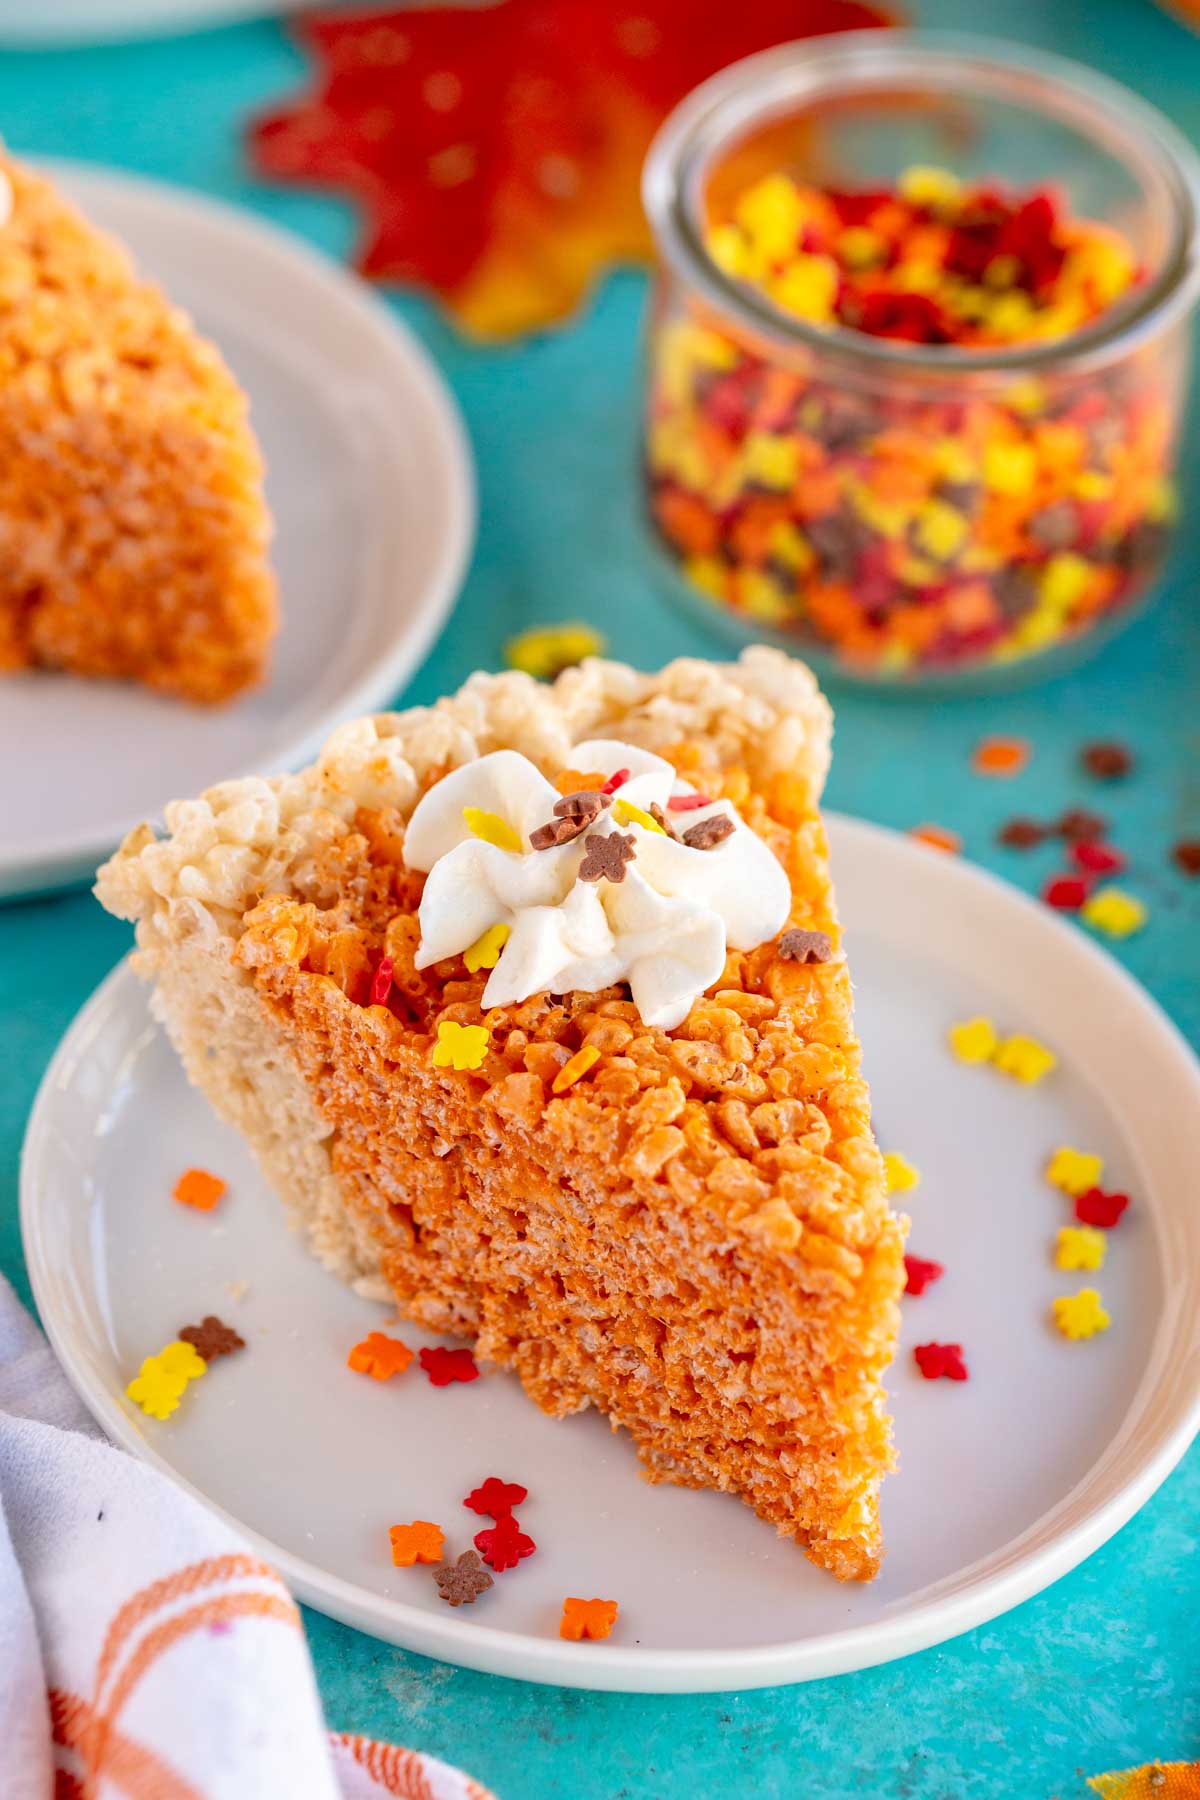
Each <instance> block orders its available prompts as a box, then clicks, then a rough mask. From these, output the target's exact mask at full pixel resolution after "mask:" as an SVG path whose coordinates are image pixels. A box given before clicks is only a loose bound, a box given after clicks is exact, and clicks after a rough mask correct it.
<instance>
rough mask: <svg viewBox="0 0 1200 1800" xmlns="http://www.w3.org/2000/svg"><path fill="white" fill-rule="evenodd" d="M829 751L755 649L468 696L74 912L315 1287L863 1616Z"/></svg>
mask: <svg viewBox="0 0 1200 1800" xmlns="http://www.w3.org/2000/svg"><path fill="white" fill-rule="evenodd" d="M829 736H830V715H829V709H828V707H827V705H826V703H825V701H824V700H823V699H822V697H821V695H820V694H819V692H818V691H817V688H816V684H815V682H814V680H813V678H812V676H811V674H810V673H809V671H808V670H807V669H806V668H805V667H804V666H803V665H802V664H800V663H797V662H795V661H792V660H790V659H789V658H787V657H785V656H783V655H782V654H780V653H778V652H775V651H771V650H766V649H753V650H748V651H746V652H745V653H744V654H743V656H742V658H741V660H740V661H739V662H738V663H736V664H733V665H728V666H722V665H713V664H708V663H702V662H693V661H681V662H676V663H673V664H671V666H670V667H669V668H666V669H664V670H663V671H662V672H661V673H660V674H658V675H641V674H638V673H636V672H635V671H634V670H633V669H630V668H626V667H623V666H622V665H620V664H616V663H604V662H588V663H585V664H584V665H583V666H581V667H580V668H578V669H572V670H569V671H568V672H567V673H566V674H564V675H562V676H561V677H560V678H559V680H558V681H557V682H556V683H555V685H554V686H553V687H542V686H539V685H538V684H537V683H535V682H533V681H531V680H530V679H529V678H528V677H526V676H523V675H518V674H506V675H500V676H489V675H476V676H473V677H472V679H471V680H470V681H468V682H467V684H466V686H465V687H464V688H463V689H462V690H461V692H460V693H458V694H457V695H455V696H454V697H453V698H451V699H448V700H444V701H441V702H440V703H439V704H438V705H437V706H435V707H433V708H431V709H424V708H420V709H416V710H414V711H411V712H406V713H399V714H392V715H384V716H381V717H377V718H373V719H363V720H360V721H358V722H357V723H355V724H351V725H346V726H343V727H342V728H341V729H340V730H339V731H337V732H336V733H335V734H334V737H333V738H332V740H331V741H330V743H329V745H328V746H327V748H326V750H325V752H324V754H323V755H322V757H321V758H320V760H319V761H318V762H317V763H316V764H315V765H314V766H313V767H312V768H310V769H307V770H305V771H303V772H302V773H301V774H298V775H284V776H278V777H276V778H274V779H272V780H269V781H268V780H257V779H250V780H243V781H233V782H227V783H225V784H224V785H222V786H221V787H217V788H213V789H212V790H211V791H210V792H209V793H208V794H206V795H205V796H204V797H203V798H202V799H199V800H193V801H185V802H180V803H178V804H177V805H174V806H172V807H169V808H168V809H167V832H166V836H165V837H164V838H162V839H157V838H156V837H155V835H154V833H153V832H152V831H151V830H150V829H149V828H148V827H143V828H142V829H140V830H139V831H137V832H135V833H134V834H133V835H132V836H131V837H130V838H129V839H128V840H127V841H126V842H125V844H124V845H123V846H122V847H121V849H120V850H119V851H118V852H117V854H116V855H115V856H114V857H113V858H112V860H111V861H110V862H108V863H107V864H106V865H105V866H104V868H103V869H102V870H101V871H100V876H99V882H98V886H97V893H98V894H99V896H100V899H101V900H102V901H103V903H104V905H105V906H106V907H108V908H109V910H110V911H111V912H114V913H117V914H119V915H121V916H122V917H124V918H129V919H136V920H137V937H138V946H139V948H138V952H137V966H138V968H139V970H140V972H141V973H142V974H143V975H144V976H145V977H146V978H147V979H149V980H152V981H153V982H154V983H155V997H154V1006H155V1010H156V1012H157V1013H158V1015H159V1017H160V1018H161V1019H162V1020H163V1021H164V1022H165V1024H166V1026H167V1029H168V1031H169V1032H170V1034H171V1037H172V1039H173V1041H174V1043H175V1045H176V1047H177V1048H178V1050H179V1052H180V1054H181V1056H182V1058H183V1060H184V1063H185V1065H186V1068H187V1071H188V1074H189V1075H190V1077H191V1078H192V1080H193V1081H194V1082H195V1083H196V1084H197V1085H198V1086H200V1087H201V1088H202V1089H203V1090H204V1092H205V1093H206V1094H207V1095H208V1096H209V1098H210V1100H211V1101H212V1104H213V1106H214V1107H215V1108H216V1110H217V1111H218V1112H219V1113H220V1114H221V1116H222V1117H223V1118H225V1119H227V1120H229V1121H231V1122H232V1123H233V1124H234V1125H236V1126H237V1127H238V1128H239V1129H240V1130H241V1131H242V1132H244V1133H245V1135H246V1137H247V1138H248V1139H249V1141H250V1142H251V1144H252V1145H253V1147H254V1149H255V1151H256V1153H257V1156H258V1159H259V1161H260V1163H261V1166H262V1168H263V1170H264V1173H265V1175H266V1177H267V1180H268V1181H269V1182H270V1183H271V1185H272V1186H273V1187H274V1188H275V1189H276V1190H277V1191H278V1192H279V1194H280V1195H281V1196H282V1198H283V1199H284V1201H285V1203H286V1205H287V1207H288V1209H289V1211H290V1213H291V1215H292V1217H293V1219H294V1220H295V1221H296V1222H297V1223H298V1224H299V1225H300V1226H301V1227H302V1229H303V1230H304V1231H305V1232H306V1233H307V1234H308V1237H309V1239H310V1242H311V1244H312V1247H313V1249H314V1250H315V1252H316V1253H317V1255H318V1256H320V1257H321V1258H322V1259H323V1261H325V1262H326V1263H327V1264H328V1266H329V1267H330V1268H331V1269H333V1270H335V1271H336V1272H337V1273H338V1274H339V1275H341V1276H342V1277H344V1278H345V1279H346V1280H348V1281H352V1282H355V1283H359V1284H361V1285H362V1287H363V1290H364V1291H366V1292H370V1293H379V1294H380V1295H381V1296H394V1297H395V1299H396V1300H397V1302H398V1303H399V1305H400V1307H401V1309H402V1310H403V1311H404V1312H405V1313H407V1314H408V1315H409V1316H411V1317H412V1318H413V1319H415V1320H417V1321H418V1322H419V1323H421V1324H422V1325H425V1326H428V1327H430V1328H432V1329H434V1330H437V1331H445V1332H453V1333H458V1334H460V1335H463V1336H466V1337H470V1338H472V1339H474V1340H475V1341H476V1349H477V1353H478V1355H479V1356H480V1357H482V1358H485V1359H488V1360H490V1361H492V1362H495V1363H498V1364H500V1365H501V1366H502V1367H504V1368H508V1369H512V1370H514V1371H515V1372H516V1373H517V1374H518V1375H519V1376H520V1378H521V1381H522V1382H523V1384H524V1386H525V1388H526V1391H527V1392H528V1393H529V1395H530V1396H531V1397H532V1399H534V1400H535V1401H536V1402H537V1404H538V1405H539V1406H540V1407H542V1408H543V1409H544V1410H545V1411H546V1412H548V1413H552V1414H555V1415H562V1414H565V1413H570V1412H575V1411H577V1410H579V1409H580V1408H582V1407H585V1406H588V1405H594V1406H598V1407H599V1408H600V1409H601V1410H602V1411H603V1412H605V1413H607V1415H608V1416H609V1418H610V1419H611V1420H612V1422H613V1424H614V1426H615V1425H623V1426H625V1427H626V1428H627V1429H628V1431H629V1433H630V1435H631V1436H632V1438H633V1440H634V1443H635V1445H636V1446H637V1450H638V1453H639V1455H640V1456H641V1458H642V1461H643V1462H644V1464H645V1466H646V1471H647V1473H648V1475H649V1476H650V1478H651V1479H652V1480H663V1481H674V1482H679V1483H682V1484H684V1485H686V1486H692V1487H713V1488H721V1489H725V1490H727V1491H729V1492H733V1493H736V1494H739V1495H741V1497H742V1498H743V1499H744V1500H745V1501H747V1502H748V1503H749V1504H750V1505H751V1506H753V1507H754V1508H755V1510H756V1511H757V1512H758V1513H759V1514H760V1515H761V1516H762V1517H763V1518H764V1519H768V1520H770V1521H771V1523H772V1524H774V1525H775V1526H776V1527H777V1528H778V1529H779V1531H780V1532H782V1533H785V1534H786V1535H788V1536H791V1537H793V1538H795V1540H796V1541H797V1543H798V1544H799V1545H801V1546H802V1547H803V1549H804V1550H805V1552H806V1554H807V1555H808V1556H809V1557H810V1558H811V1559H812V1560H813V1561H814V1562H816V1563H819V1564H820V1565H821V1566H822V1567H824V1568H826V1569H829V1570H831V1571H832V1572H833V1573H834V1574H835V1575H837V1576H840V1577H842V1578H843V1579H865V1578H868V1577H870V1576H871V1575H873V1574H874V1573H875V1571H876V1570H877V1568H878V1566H879V1560H880V1555H881V1550H882V1545H881V1537H880V1529H879V1514H878V1499H879V1485H880V1480H881V1477H882V1476H883V1474H884V1473H885V1472H886V1471H887V1469H888V1468H889V1467H890V1466H891V1463H892V1451H891V1442H890V1426H889V1420H888V1417H887V1411H886V1403H885V1395H884V1391H883V1388H882V1385H881V1377H882V1375H883V1371H884V1369H885V1368H886V1366H887V1363H888V1361H889V1359H890V1358H891V1355H892V1351H893V1348H894V1343H895V1337H896V1328H897V1322H898V1308H897V1298H898V1295H899V1293H900V1290H901V1288H902V1286H903V1282H904V1269H903V1258H902V1250H903V1233H904V1221H903V1220H901V1219H899V1218H897V1217H896V1216H895V1215H894V1214H893V1213H892V1212H891V1211H890V1210H889V1207H888V1204H887V1200H886V1197H885V1183H884V1174H883V1168H882V1164H881V1160H880V1156H879V1152H878V1150H877V1148H876V1145H875V1142H874V1139H873V1138H872V1135H871V1126H870V1117H869V1111H868V1098H867V1088H866V1084H865V1082H864V1081H863V1078H862V1074H861V1069H860V1052H859V1046H858V1044H857V1042H856V1040H855V1036H854V1029H853V1022H852V1017H851V996H850V980H849V976H848V973H847V970H846V965H845V961H844V959H843V956H842V954H841V951H840V949H839V947H838V925H837V920H836V916H835V912H834V901H833V894H832V890H831V887H830V879H829V869H828V861H827V852H826V842H825V833H824V829H823V827H822V824H821V820H820V817H819V815H818V811H817V802H818V797H819V794H820V789H821V785H822V782H823V779H824V776H825V771H826V766H827V763H828V756H829Z"/></svg>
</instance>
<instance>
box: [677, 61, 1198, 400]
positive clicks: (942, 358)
mask: <svg viewBox="0 0 1200 1800" xmlns="http://www.w3.org/2000/svg"><path fill="white" fill-rule="evenodd" d="M905 77H911V78H913V79H914V80H918V81H919V82H920V83H921V85H922V86H926V87H930V88H933V89H935V90H941V91H945V92H946V93H957V94H960V95H970V94H986V95H991V96H995V97H999V98H1002V99H1003V98H1012V99H1014V100H1019V101H1022V102H1023V103H1024V104H1026V105H1027V106H1028V105H1030V104H1036V105H1040V106H1042V107H1043V108H1044V109H1045V110H1046V111H1048V112H1049V113H1050V114H1052V115H1053V116H1054V117H1056V118H1059V119H1062V120H1064V121H1065V122H1067V123H1069V124H1073V125H1076V126H1077V127H1079V128H1080V129H1081V130H1084V131H1085V132H1087V133H1088V135H1091V136H1095V135H1096V125H1097V122H1098V121H1100V122H1102V124H1103V125H1104V127H1105V128H1106V129H1107V130H1108V131H1109V132H1110V133H1112V134H1113V135H1114V136H1115V137H1116V138H1117V139H1118V141H1119V142H1120V144H1121V146H1122V148H1123V149H1124V150H1125V151H1126V152H1127V153H1128V154H1129V155H1130V156H1131V158H1132V159H1133V160H1134V161H1135V162H1136V165H1137V170H1138V174H1139V176H1140V177H1142V178H1149V179H1151V180H1153V181H1155V182H1156V183H1157V185H1158V187H1159V188H1160V190H1161V192H1162V194H1163V195H1164V196H1165V198H1166V202H1167V206H1168V208H1169V211H1170V228H1171V242H1170V244H1169V245H1168V248H1167V252H1166V254H1165V255H1164V257H1163V261H1162V266H1161V268H1160V269H1159V271H1158V273H1157V274H1156V276H1155V277H1154V279H1153V280H1152V281H1150V282H1148V283H1147V284H1146V285H1145V286H1144V287H1140V288H1137V289H1134V290H1133V291H1132V292H1131V293H1130V294H1129V295H1128V296H1126V297H1125V299H1123V300H1121V301H1118V302H1117V303H1116V304H1115V305H1113V306H1111V307H1109V308H1108V309H1107V310H1106V311H1105V312H1103V313H1102V314H1101V315H1100V316H1099V318H1097V319H1095V320H1093V321H1092V322H1091V323H1090V324H1088V325H1086V326H1084V327H1083V328H1082V329H1081V330H1079V331H1076V332H1072V333H1070V334H1069V335H1068V336H1065V337H1061V338H1051V339H1047V340H1044V341H1033V342H1027V343H1024V344H1014V345H1011V346H1006V347H1005V348H1003V349H992V348H987V349H983V350H967V349H962V348H960V347H958V346H953V345H938V346H936V347H935V348H932V349H931V348H929V347H927V346H924V345H913V344H906V343H900V342H897V341H895V340H894V339H889V338H879V337H870V336H868V335H867V334H866V333H862V332H854V331H848V330H845V329H835V330H829V329H827V328H823V327H821V326H817V325H810V324H808V323H807V322H806V321H805V320H803V319H799V318H794V317H792V316H790V315H788V314H786V313H784V312H783V311H782V310H781V309H780V308H778V307H777V306H776V305H775V304H774V302H773V301H771V300H770V299H769V298H768V296H767V295H766V294H762V293H759V292H757V291H756V290H754V289H753V288H751V287H749V286H748V285H747V284H745V283H742V282H739V281H737V280H736V279H735V278H733V277H732V276H730V275H727V274H726V273H725V271H724V270H723V269H721V268H720V267H718V265H717V264H716V263H715V262H714V261H713V260H712V258H711V257H710V256H709V254H708V251H707V248H706V246H705V244H704V240H703V234H702V230H701V226H700V218H699V199H700V187H701V182H702V179H703V177H704V175H705V173H706V172H707V170H708V168H709V167H710V166H711V164H712V162H713V161H714V160H715V158H716V157H717V156H718V155H719V154H720V153H721V152H722V151H724V150H725V149H726V148H728V147H729V146H730V145H731V144H732V143H733V142H735V141H736V140H737V138H738V137H739V136H741V135H744V133H745V131H746V130H747V128H748V127H750V126H753V125H755V124H760V123H763V122H766V121H768V120H770V119H771V118H772V117H776V116H779V115H781V114H786V113H787V112H788V111H789V110H791V109H793V108H795V107H796V106H797V105H798V104H801V103H811V102H813V101H815V100H817V99H819V98H820V97H822V96H823V95H826V94H831V93H848V92H862V93H867V92H869V91H870V90H871V89H872V88H873V87H885V86H887V85H888V84H890V83H893V82H895V81H896V80H897V79H898V78H899V79H903V78H905ZM642 198H643V203H644V205H645V208H646V214H647V217H648V218H649V220H650V224H651V227H652V229H653V231H654V235H655V240H656V242H657V245H658V249H659V252H660V255H661V256H662V257H663V259H664V260H665V262H666V263H667V264H668V265H669V266H670V267H671V268H672V270H673V271H674V272H675V273H676V274H678V275H679V276H680V277H681V278H682V279H683V280H684V281H685V282H687V284H688V285H689V286H690V287H692V288H694V289H696V290H697V291H698V292H699V293H700V294H701V295H702V296H703V298H704V299H706V300H707V301H708V302H709V303H710V305H712V306H713V308H714V309H715V310H716V311H717V312H719V313H723V314H724V315H726V316H729V315H731V314H732V315H733V317H734V318H735V320H736V321H737V322H738V323H739V324H740V325H742V326H743V327H744V328H746V329H748V330H750V331H752V332H753V333H754V334H755V335H756V336H757V337H758V338H759V339H760V340H765V341H766V342H768V343H769V344H772V345H774V346H775V347H777V348H779V349H780V350H782V351H785V352H788V351H790V352H792V353H793V354H794V353H795V352H796V350H798V349H803V350H807V351H811V352H815V353H817V354H819V355H820V356H822V357H823V358H825V359H827V360H828V359H830V358H834V359H837V360H840V361H842V362H845V363H846V364H852V365H856V366H857V367H859V368H862V367H864V366H874V367H875V368H876V369H877V370H878V371H879V372H880V373H883V372H885V371H887V370H890V371H891V372H893V373H895V374H903V373H913V374H921V375H931V376H960V375H967V374H984V373H988V372H994V373H996V374H1001V375H1004V376H1005V377H1011V376H1013V375H1014V374H1017V373H1022V374H1024V373H1030V372H1036V371H1040V370H1044V369H1047V368H1052V369H1054V370H1055V371H1060V370H1064V369H1070V370H1072V371H1077V370H1083V369H1086V368H1087V367H1089V366H1091V365H1095V364H1097V363H1107V362H1109V361H1111V360H1112V359H1113V358H1114V356H1117V355H1125V354H1127V353H1128V352H1129V351H1130V350H1132V349H1133V348H1135V347H1136V346H1137V345H1138V344H1139V343H1140V342H1142V341H1143V340H1144V339H1146V338H1147V337H1149V336H1151V335H1153V334H1154V333H1156V332H1158V331H1160V330H1161V329H1162V328H1163V327H1164V326H1165V325H1166V324H1168V323H1170V322H1171V321H1172V320H1173V319H1174V318H1175V317H1177V316H1180V315H1182V314H1183V313H1184V312H1185V311H1186V310H1187V308H1188V307H1189V306H1190V305H1191V304H1192V302H1193V300H1194V299H1195V296H1196V291H1197V287H1198V286H1200V234H1198V227H1197V215H1198V212H1200V161H1198V160H1197V157H1196V155H1195V154H1194V152H1193V151H1192V148H1191V146H1190V144H1189V143H1188V142H1187V140H1186V138H1184V137H1183V135H1182V133H1180V132H1178V131H1177V130H1176V129H1175V127H1174V126H1173V125H1172V124H1171V123H1170V122H1169V121H1168V120H1167V119H1166V118H1165V117H1164V116H1163V114H1162V113H1160V112H1159V111H1158V109H1157V107H1154V106H1151V105H1150V104H1149V103H1148V102H1147V101H1144V100H1142V99H1141V98H1140V97H1139V96H1138V95H1136V94H1134V93H1132V92H1131V91H1130V90H1129V89H1128V88H1126V87H1123V86H1122V85H1121V84H1120V83H1119V82H1116V81H1112V80H1110V79H1109V77H1108V76H1106V75H1101V74H1098V73H1097V72H1096V71H1094V70H1092V69H1088V68H1085V67H1084V66H1083V65H1082V64H1081V63H1076V62H1073V61H1072V60H1070V59H1069V58H1067V57H1062V56H1055V55H1051V54H1049V53H1047V52H1042V51H1031V50H1029V49H1028V48H1027V47H1025V46H1023V45H1016V44H1011V43H1008V42H1006V41H1004V40H1001V39H990V38H976V37H971V36H966V35H964V34H961V33H951V32H923V31H922V32H909V31H892V30H884V31H881V30H867V31H853V32H840V33H835V34H832V35H828V36H824V37H818V38H803V39H800V40H798V41H796V42H794V43H790V44H780V45H779V46H777V47H776V48H775V49H772V50H764V51H760V52H759V53H758V54H757V55H754V56H749V57H746V58H744V59H743V60H742V61H741V62H737V63H733V64H731V65H730V67H729V68H727V69H722V70H721V71H720V72H719V73H718V74H716V75H714V76H711V77H710V79H709V80H708V81H706V82H704V83H702V85H701V86H700V87H698V88H695V89H694V90H693V91H692V93H690V94H689V95H688V96H687V97H686V98H685V99H684V100H682V101H681V102H680V104H679V105H678V106H677V107H676V108H675V110H674V111H673V112H672V113H671V114H670V115H669V116H668V117H667V119H666V120H665V121H664V123H663V124H662V126H661V127H660V129H659V131H658V133H657V135H656V136H655V138H654V141H653V143H652V144H651V146H650V150H649V153H648V155H647V157H646V163H645V168H644V171H643V178H642Z"/></svg>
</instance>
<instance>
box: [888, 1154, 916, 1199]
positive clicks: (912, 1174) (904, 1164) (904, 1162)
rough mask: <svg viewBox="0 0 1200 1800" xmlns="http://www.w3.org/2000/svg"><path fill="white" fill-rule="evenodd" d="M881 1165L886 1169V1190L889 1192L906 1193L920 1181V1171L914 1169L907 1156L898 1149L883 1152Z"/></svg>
mask: <svg viewBox="0 0 1200 1800" xmlns="http://www.w3.org/2000/svg"><path fill="white" fill-rule="evenodd" d="M883 1166H884V1168H885V1169H886V1171H887V1191H888V1193H889V1194H907V1193H908V1192H909V1190H910V1189H911V1188H915V1187H916V1185H917V1183H918V1181H920V1179H921V1176H920V1172H919V1171H918V1170H917V1169H914V1168H913V1166H912V1164H911V1163H910V1162H909V1160H908V1158H907V1156H902V1155H901V1154H900V1152H899V1150H887V1151H885V1152H884V1157H883Z"/></svg>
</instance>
